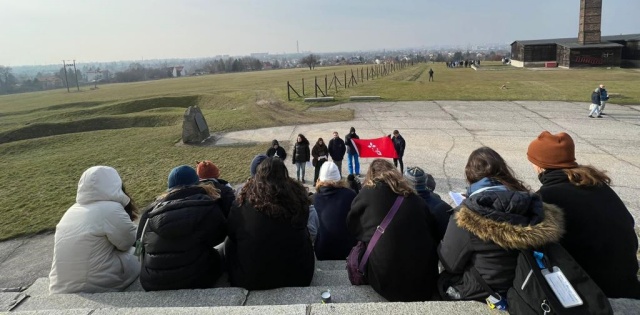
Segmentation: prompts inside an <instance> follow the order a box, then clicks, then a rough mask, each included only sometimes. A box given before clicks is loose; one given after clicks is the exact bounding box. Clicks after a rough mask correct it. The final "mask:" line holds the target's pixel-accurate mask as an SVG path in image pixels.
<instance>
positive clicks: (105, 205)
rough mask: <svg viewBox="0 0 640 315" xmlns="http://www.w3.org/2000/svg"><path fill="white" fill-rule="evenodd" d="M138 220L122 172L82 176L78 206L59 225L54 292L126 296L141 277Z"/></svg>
mask: <svg viewBox="0 0 640 315" xmlns="http://www.w3.org/2000/svg"><path fill="white" fill-rule="evenodd" d="M136 218H137V214H136V211H135V206H134V204H133V200H131V198H130V197H129V196H128V195H127V194H126V193H125V191H124V189H123V185H122V180H121V179H120V176H119V175H118V172H117V171H116V170H115V169H113V168H111V167H108V166H94V167H91V168H89V169H87V170H86V171H84V173H82V176H81V177H80V181H79V182H78V191H77V195H76V203H75V204H73V206H71V208H69V209H68V210H67V211H66V212H65V213H64V215H63V216H62V219H60V222H59V223H58V224H57V225H56V234H55V243H54V248H53V262H52V263H51V272H50V273H49V292H51V293H52V294H59V293H79V292H86V293H99V292H110V291H122V290H124V289H125V288H127V287H128V286H129V285H130V284H131V283H132V282H133V281H134V280H135V279H136V278H138V274H139V273H140V263H139V262H138V259H137V258H136V257H135V256H133V247H132V246H133V244H134V243H135V241H136V225H135V224H134V223H133V220H135V219H136Z"/></svg>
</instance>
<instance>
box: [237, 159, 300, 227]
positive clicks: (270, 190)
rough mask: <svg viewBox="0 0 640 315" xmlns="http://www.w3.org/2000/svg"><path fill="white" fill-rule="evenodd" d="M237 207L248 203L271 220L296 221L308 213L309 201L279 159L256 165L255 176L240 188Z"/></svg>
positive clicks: (267, 160) (266, 160)
mask: <svg viewBox="0 0 640 315" xmlns="http://www.w3.org/2000/svg"><path fill="white" fill-rule="evenodd" d="M236 200H237V202H238V204H240V205H242V204H244V202H247V201H248V202H250V203H251V205H252V206H253V207H254V208H255V209H256V210H257V211H258V212H262V213H264V214H265V215H267V216H268V217H270V218H274V219H279V218H283V219H286V220H289V221H291V222H294V221H299V220H300V219H301V218H303V217H304V216H305V215H308V213H309V205H310V204H311V203H310V202H309V199H308V198H307V191H306V189H305V188H304V186H302V184H300V183H298V182H297V181H295V180H293V179H291V178H289V172H288V171H287V167H286V166H285V165H284V162H282V160H281V159H278V158H268V159H265V160H264V161H262V163H260V165H258V169H257V172H256V175H255V176H254V177H253V178H250V179H249V181H247V183H246V184H245V185H244V187H242V190H241V191H240V193H239V194H238V197H237V199H236Z"/></svg>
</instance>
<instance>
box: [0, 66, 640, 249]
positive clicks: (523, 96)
mask: <svg viewBox="0 0 640 315" xmlns="http://www.w3.org/2000/svg"><path fill="white" fill-rule="evenodd" d="M356 68H357V67H356V66H353V67H348V66H345V67H327V68H318V69H316V70H313V71H309V70H308V69H289V70H275V71H260V72H247V73H236V74H224V75H206V76H198V77H184V78H176V79H165V80H159V81H149V82H140V83H129V84H108V85H102V86H99V89H97V90H90V89H89V88H88V87H87V88H85V89H84V90H83V91H81V92H72V93H67V91H66V89H60V90H53V91H46V92H37V93H29V94H17V95H6V96H0V161H1V162H0V180H1V181H2V182H3V189H2V190H0V199H1V200H3V201H4V202H3V203H2V205H0V218H1V220H2V222H3V224H2V225H0V239H6V238H10V237H15V236H19V235H23V234H32V233H37V232H39V231H43V230H48V229H51V228H53V227H55V224H56V223H57V222H58V220H59V219H60V217H61V216H62V214H63V213H64V211H65V210H66V209H67V208H68V207H69V206H70V205H71V204H72V203H73V202H74V199H75V191H76V185H77V181H78V179H79V177H80V175H81V173H82V172H83V171H84V170H85V169H87V168H88V167H90V166H93V165H110V166H113V167H115V168H116V169H117V170H118V171H119V172H120V174H121V176H122V178H123V180H124V182H125V184H126V185H127V188H128V189H127V190H128V191H129V192H131V193H132V195H133V198H134V200H136V203H137V204H138V206H139V207H142V206H144V205H146V204H147V203H149V202H150V201H152V200H153V199H154V197H155V196H156V195H158V194H160V193H161V192H162V191H163V190H164V189H166V176H167V174H168V172H169V170H170V169H171V168H173V167H175V166H177V165H181V164H190V165H193V164H194V162H195V161H196V160H203V159H210V160H213V161H214V162H215V163H216V164H217V165H218V166H219V167H220V169H221V173H222V177H223V178H225V179H227V180H230V181H232V182H240V181H243V180H244V179H246V177H247V176H248V173H249V172H248V165H249V163H250V160H251V159H252V158H253V156H254V155H255V154H257V153H261V152H264V151H266V149H267V147H268V144H259V145H248V146H234V147H192V146H182V145H176V143H177V142H179V140H180V136H181V122H182V114H183V113H184V110H185V108H186V107H188V106H191V105H198V106H200V107H201V108H202V110H203V112H204V115H205V118H206V120H207V122H208V124H209V128H210V130H211V132H212V133H215V132H226V131H232V130H242V129H253V128H260V127H270V126H280V125H293V124H306V123H317V122H327V121H338V120H350V119H352V117H353V113H352V112H351V111H346V110H333V111H322V112H318V111H307V109H308V108H309V107H310V106H312V105H309V104H308V103H303V102H302V100H301V99H300V98H297V97H296V99H295V100H293V101H291V102H288V101H287V100H286V97H287V90H286V82H287V81H290V82H291V84H292V85H293V86H294V87H295V88H296V89H297V90H298V92H300V93H301V92H302V88H301V79H302V78H305V81H306V84H307V85H306V88H305V90H306V92H307V96H310V95H311V94H312V92H313V79H314V76H317V77H318V81H319V85H320V86H321V87H322V88H324V76H325V75H328V76H329V81H330V80H331V78H332V77H333V74H334V73H335V74H336V75H337V76H338V78H339V79H340V81H344V71H348V74H349V76H350V74H351V73H350V70H351V69H354V70H355V69H356ZM429 68H433V69H434V71H435V79H436V81H435V82H428V80H427V79H428V74H427V71H428V69H429ZM482 69H484V70H482V71H474V70H472V69H470V68H466V69H464V68H462V69H447V68H445V67H444V66H443V65H441V64H435V65H432V64H417V65H415V66H413V67H408V68H406V69H403V70H401V71H396V72H394V73H392V74H390V75H388V76H385V77H380V78H376V79H375V80H369V81H366V80H365V81H364V82H359V84H358V85H356V86H353V87H350V88H348V89H344V88H343V87H340V89H339V91H338V92H337V94H336V93H335V90H334V89H333V88H332V89H330V91H329V94H330V95H331V96H334V95H335V96H336V99H337V102H339V101H344V100H346V99H348V97H349V96H351V95H380V96H382V97H383V100H387V101H388V100H432V99H437V100H452V99H453V100H564V101H577V102H585V104H586V101H587V100H588V99H589V95H590V92H591V91H592V90H593V89H594V88H595V87H596V86H597V85H598V84H599V83H601V82H602V83H605V84H606V85H607V87H608V90H609V92H611V93H617V94H618V95H617V96H616V98H614V99H613V100H614V101H615V102H616V103H623V104H640V89H637V86H639V83H640V72H637V71H635V70H624V69H612V70H607V69H590V70H546V71H542V70H541V71H532V70H525V69H516V68H511V67H506V66H500V65H498V64H487V65H486V66H485V67H483V68H482ZM342 83H344V82H342ZM502 85H506V87H507V89H501V86H502ZM337 102H336V103H337ZM327 105H331V104H322V105H313V106H327ZM283 140H284V139H283Z"/></svg>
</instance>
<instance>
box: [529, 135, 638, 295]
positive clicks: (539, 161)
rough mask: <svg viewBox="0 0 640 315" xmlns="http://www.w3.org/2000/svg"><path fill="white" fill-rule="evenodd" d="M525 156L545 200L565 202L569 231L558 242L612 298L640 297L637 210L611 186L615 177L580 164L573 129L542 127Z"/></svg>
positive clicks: (552, 202)
mask: <svg viewBox="0 0 640 315" xmlns="http://www.w3.org/2000/svg"><path fill="white" fill-rule="evenodd" d="M527 158H528V159H529V161H530V162H531V163H532V164H533V165H534V168H535V170H536V172H537V173H538V178H539V179H540V182H541V183H542V187H540V190H539V191H538V193H539V194H540V196H541V197H542V201H544V202H546V203H551V204H554V205H557V206H558V207H560V208H562V209H563V210H564V213H565V222H566V231H567V232H566V234H565V235H564V237H562V239H561V240H560V244H561V245H562V246H563V247H564V248H565V249H566V250H567V251H568V252H569V253H570V254H571V256H573V258H574V259H575V260H576V261H577V262H578V263H579V264H580V266H581V267H582V268H583V269H584V270H585V271H586V272H587V273H588V274H589V276H591V278H592V279H593V281H595V283H596V284H598V286H599V287H600V288H601V289H602V291H603V292H604V294H605V295H606V296H607V297H609V298H634V299H640V283H638V278H637V276H638V259H637V256H636V255H637V253H638V237H637V235H636V233H635V231H634V228H635V222H634V220H633V216H632V215H631V214H630V213H629V210H627V207H626V206H625V205H624V203H623V202H622V200H620V197H618V195H617V194H616V192H615V191H614V190H613V189H611V186H610V185H611V179H610V178H609V177H608V176H607V175H606V174H605V173H604V172H603V171H601V170H598V169H596V168H595V167H593V166H588V165H580V164H578V163H577V162H576V158H575V144H574V142H573V139H572V138H571V136H570V135H568V134H566V133H564V132H560V133H558V134H555V135H553V134H551V133H549V132H548V131H543V132H542V133H541V134H540V135H539V136H538V138H536V139H535V140H533V141H532V142H531V144H529V148H528V150H527Z"/></svg>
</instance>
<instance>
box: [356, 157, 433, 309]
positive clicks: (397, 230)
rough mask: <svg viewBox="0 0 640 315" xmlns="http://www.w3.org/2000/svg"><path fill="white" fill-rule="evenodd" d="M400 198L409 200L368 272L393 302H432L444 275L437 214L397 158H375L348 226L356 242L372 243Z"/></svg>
mask: <svg viewBox="0 0 640 315" xmlns="http://www.w3.org/2000/svg"><path fill="white" fill-rule="evenodd" d="M399 196H403V197H404V200H403V201H402V203H401V205H400V208H399V209H398V211H397V213H396V214H395V216H394V217H393V218H392V220H391V222H390V223H389V225H388V226H387V228H386V229H385V231H384V234H382V237H380V239H379V241H378V242H377V244H376V246H375V247H374V249H373V251H372V252H371V255H370V256H369V261H368V263H367V268H366V272H365V274H366V276H367V280H368V281H369V284H371V287H372V288H373V289H374V290H375V291H376V292H378V293H379V294H380V295H382V296H383V297H384V298H385V299H387V300H389V301H390V302H396V301H403V302H405V301H406V302H408V301H426V300H429V299H431V297H432V296H433V294H434V293H435V292H436V280H437V278H438V255H437V253H436V246H437V245H438V244H437V242H436V240H435V239H434V237H433V234H434V226H435V222H434V218H433V217H432V216H431V214H430V213H429V210H428V209H427V205H426V204H425V202H424V200H422V198H420V196H418V195H417V194H416V192H415V190H414V189H413V187H411V185H410V184H409V183H408V182H407V181H406V180H405V179H404V178H403V177H402V174H400V172H398V170H397V169H395V168H394V167H393V164H391V162H389V161H387V160H383V159H375V160H373V162H371V166H370V167H369V171H368V172H367V175H366V177H365V181H364V187H363V188H362V190H361V191H360V193H359V194H358V195H357V196H356V197H355V199H354V200H353V203H352V204H351V211H350V212H349V214H348V215H347V227H348V229H349V231H350V233H351V234H352V235H353V236H355V238H356V240H359V241H362V242H364V243H369V242H370V241H371V238H372V236H373V235H374V232H375V230H376V228H377V227H379V225H380V224H381V222H382V221H383V219H384V218H385V216H386V215H387V213H389V211H390V209H391V207H392V205H393V204H394V203H395V201H396V200H397V198H398V197H399Z"/></svg>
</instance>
